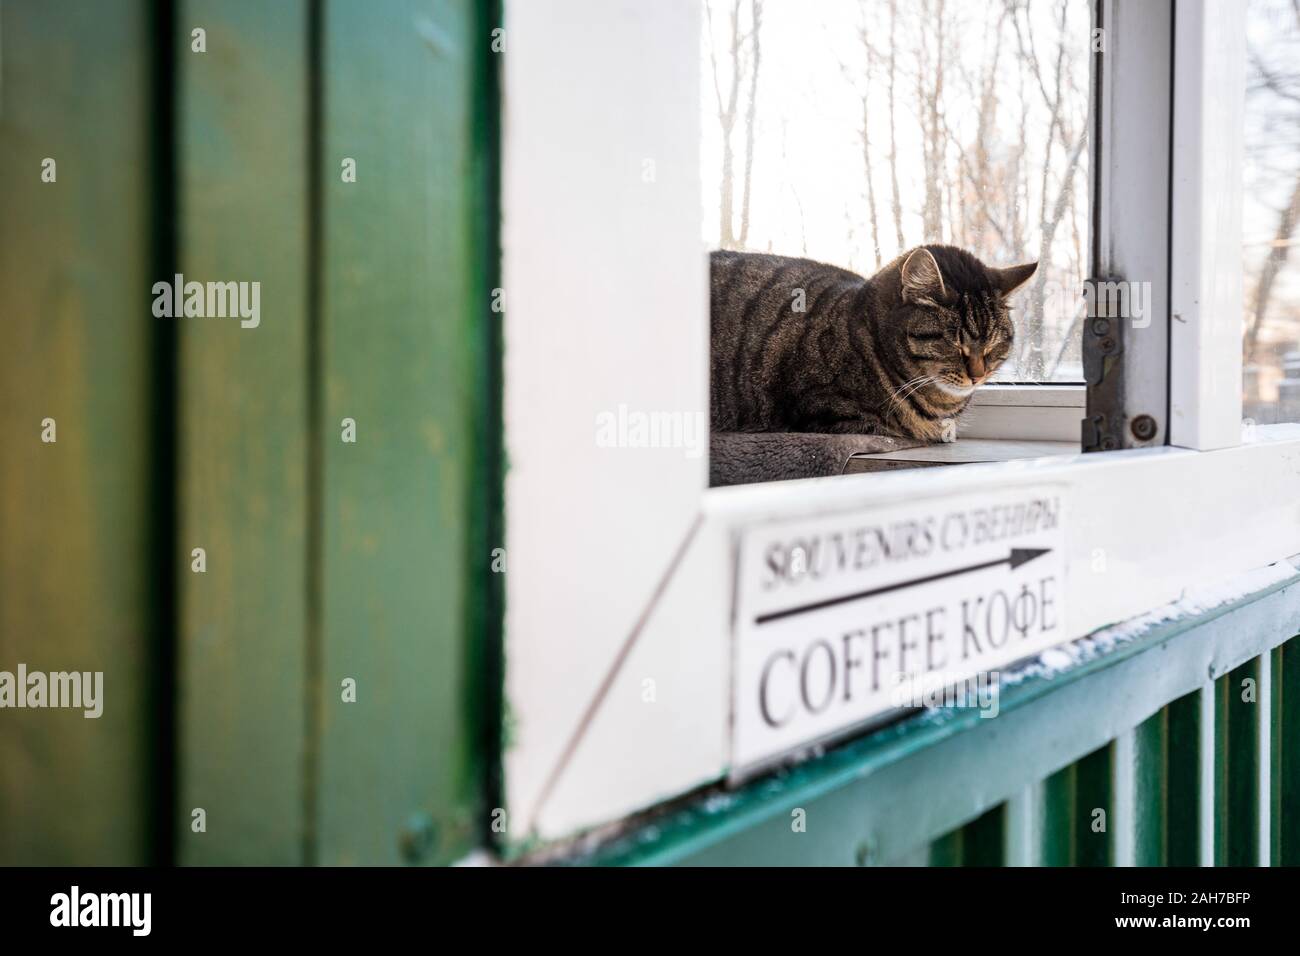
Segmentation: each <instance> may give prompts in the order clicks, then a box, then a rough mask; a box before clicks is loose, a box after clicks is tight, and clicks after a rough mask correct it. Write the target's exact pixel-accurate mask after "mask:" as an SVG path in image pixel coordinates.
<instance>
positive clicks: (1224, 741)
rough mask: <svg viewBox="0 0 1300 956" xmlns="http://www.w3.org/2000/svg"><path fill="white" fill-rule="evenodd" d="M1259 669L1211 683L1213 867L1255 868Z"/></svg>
mask: <svg viewBox="0 0 1300 956" xmlns="http://www.w3.org/2000/svg"><path fill="white" fill-rule="evenodd" d="M1258 679H1259V665H1258V661H1257V660H1251V661H1247V662H1246V663H1245V664H1242V665H1241V666H1240V667H1237V668H1235V669H1233V670H1231V671H1229V672H1228V673H1227V674H1225V675H1223V676H1222V677H1221V678H1219V679H1218V680H1217V681H1216V682H1215V728H1216V734H1215V737H1216V740H1215V761H1214V776H1215V779H1214V784H1215V787H1214V790H1215V827H1214V862H1215V865H1216V866H1256V865H1257V864H1258V862H1259V759H1258V758H1259V752H1258V751H1259V719H1260V706H1259V698H1258V691H1259V688H1258Z"/></svg>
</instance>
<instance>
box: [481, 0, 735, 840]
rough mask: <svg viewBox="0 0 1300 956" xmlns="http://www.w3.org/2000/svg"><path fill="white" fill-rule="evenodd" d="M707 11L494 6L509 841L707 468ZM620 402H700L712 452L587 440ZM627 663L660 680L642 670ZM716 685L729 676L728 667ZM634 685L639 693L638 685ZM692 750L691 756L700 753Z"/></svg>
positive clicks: (686, 2)
mask: <svg viewBox="0 0 1300 956" xmlns="http://www.w3.org/2000/svg"><path fill="white" fill-rule="evenodd" d="M700 15H701V14H700V7H699V5H698V4H697V3H695V2H694V0H667V2H663V0H661V2H654V3H647V2H644V0H522V2H508V3H507V4H506V41H505V42H506V54H505V61H504V64H505V81H504V121H503V143H502V150H503V156H502V162H503V173H502V175H503V179H502V190H503V194H502V210H503V219H504V221H503V228H502V245H503V270H502V271H503V284H504V289H505V303H506V308H505V360H504V362H505V430H506V451H507V467H508V471H507V474H506V489H505V494H506V525H507V546H506V550H507V560H508V566H509V571H508V576H507V597H506V620H505V630H506V671H507V674H506V685H507V696H508V702H509V721H510V727H511V736H512V738H513V740H512V744H511V746H510V747H509V749H508V751H507V753H506V758H505V762H506V786H507V795H508V800H509V822H510V834H511V836H512V837H519V836H522V835H524V833H525V832H526V831H527V829H528V827H529V826H530V824H531V821H532V819H533V817H534V816H535V815H536V813H537V811H538V798H539V795H540V794H541V791H542V788H543V786H544V783H545V780H546V779H547V777H548V775H549V774H550V773H551V772H552V771H553V769H554V768H555V766H556V764H557V761H558V760H559V758H560V754H561V752H562V750H563V748H564V746H565V743H566V741H567V740H568V739H569V738H570V737H571V735H572V734H573V733H574V732H575V731H576V729H577V727H578V724H579V720H580V717H581V715H582V712H583V710H584V708H585V707H586V706H587V704H588V703H589V702H590V701H591V699H592V698H593V696H594V694H595V693H596V690H597V687H598V686H599V684H600V682H601V680H602V678H603V677H604V675H605V674H606V673H607V671H608V670H609V668H610V667H611V665H612V663H613V661H614V659H615V657H616V655H617V654H618V652H619V648H620V647H621V645H622V644H623V642H624V641H625V639H626V638H627V637H628V635H629V634H630V633H631V631H632V629H633V627H634V625H635V624H636V622H637V619H638V616H639V615H640V614H641V613H642V611H643V610H644V609H645V608H646V607H647V606H648V604H649V603H650V600H651V595H652V592H653V590H654V586H655V583H656V581H657V580H658V579H659V577H660V576H661V575H662V574H663V573H664V572H665V570H666V568H667V567H668V565H669V563H670V560H671V559H672V556H673V554H674V551H675V550H676V549H677V548H678V546H679V544H680V543H681V541H682V540H683V538H684V537H685V535H686V534H687V532H688V529H689V528H690V527H691V524H692V521H693V520H694V518H695V515H696V513H697V511H698V508H699V499H700V493H701V491H702V490H703V489H704V488H705V487H706V485H707V483H708V477H707V462H708V458H707V422H708V415H707V412H708V364H707V362H708V302H707V261H706V257H705V250H704V247H703V240H702V238H701V232H700V207H701V199H700V185H699V103H700V96H699V81H700V78H699V66H698V64H699V43H700ZM620 405H625V406H627V409H628V411H630V412H637V411H640V412H678V413H683V412H685V413H691V414H693V415H694V416H695V422H696V423H697V424H702V425H703V428H704V430H705V431H704V434H703V435H702V436H697V437H700V438H701V439H702V440H703V442H704V444H703V447H702V448H697V449H696V452H697V454H696V456H695V457H688V454H687V451H686V450H684V449H680V448H677V449H645V448H642V449H635V448H601V447H597V441H596V435H597V430H596V425H597V416H598V415H599V414H600V413H602V412H609V413H617V412H618V409H619V406H620ZM486 559H487V558H486V556H485V560H486ZM632 666H633V669H640V670H643V671H645V672H646V676H647V677H653V674H652V673H651V671H652V670H653V668H650V669H647V668H648V665H644V664H641V663H639V662H638V663H635V664H633V665H632ZM717 667H718V668H720V667H721V663H720V662H718V664H717ZM714 679H716V680H717V681H721V679H722V676H721V673H720V671H719V672H718V673H716V674H715V675H714ZM623 692H624V688H623V687H622V686H621V685H620V687H619V688H616V689H615V694H616V695H618V694H622V693H623ZM627 692H628V693H636V694H637V695H638V696H637V700H638V701H639V700H640V696H639V695H640V692H641V681H640V680H638V681H636V682H635V684H634V685H633V686H632V687H631V688H630V690H628V691H627ZM663 692H664V693H667V694H670V695H671V694H672V693H681V691H680V688H679V689H678V690H677V691H673V690H672V689H671V688H669V689H664V690H663ZM710 696H712V691H711V690H710ZM626 703H627V702H625V701H622V700H621V699H616V700H615V701H614V702H613V704H612V705H611V706H613V707H614V708H615V709H617V708H618V707H619V706H624V705H626ZM647 706H649V705H647ZM661 709H662V708H661ZM720 733H721V729H720V728H718V729H717V731H716V734H718V735H720ZM673 746H674V747H675V749H677V750H678V751H680V752H679V753H678V754H677V755H676V756H677V758H678V759H680V760H682V761H683V763H684V765H688V766H690V765H697V764H699V762H700V760H704V761H705V762H713V761H714V760H715V759H716V758H717V757H718V755H719V754H720V752H721V746H722V744H721V741H720V740H716V739H712V738H710V737H709V736H708V735H702V736H700V735H692V734H689V733H688V734H684V735H682V737H681V738H680V739H679V740H676V741H675V742H674V744H673ZM693 748H694V749H698V750H699V751H700V755H701V756H700V760H694V761H693V760H692V757H691V754H692V750H693ZM654 758H655V755H654V754H640V755H633V754H626V755H624V758H623V759H624V760H625V761H626V764H624V763H622V762H620V763H609V762H607V763H605V764H604V765H602V766H601V767H600V768H599V774H598V775H595V776H591V777H588V778H585V780H583V781H582V782H581V786H580V790H581V792H580V793H579V794H577V795H576V796H575V797H574V799H582V800H586V801H592V800H595V801H597V802H599V801H600V799H601V794H600V788H602V787H606V786H617V785H618V784H619V782H620V780H623V779H631V778H629V777H628V775H629V773H632V774H633V775H635V770H636V768H635V767H632V766H630V765H631V764H633V763H635V761H636V760H638V759H645V760H648V761H650V765H649V766H648V768H647V769H646V770H645V771H644V773H643V774H642V776H646V775H648V777H649V780H651V781H652V780H654V779H659V778H663V779H668V777H669V776H670V775H668V774H664V773H662V772H660V771H659V770H656V769H655V767H654V765H653V761H654ZM566 777H568V775H566ZM568 779H569V780H571V779H572V778H571V777H569V778H568ZM641 784H644V785H646V786H649V782H647V781H639V783H638V786H640V785H641ZM565 819H566V820H571V819H572V816H571V815H570V816H567V817H565Z"/></svg>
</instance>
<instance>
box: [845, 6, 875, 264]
mask: <svg viewBox="0 0 1300 956" xmlns="http://www.w3.org/2000/svg"><path fill="white" fill-rule="evenodd" d="M869 2H870V0H858V8H859V12H860V13H861V16H862V19H861V23H860V25H859V27H858V42H859V45H860V46H861V48H862V68H861V70H860V71H859V70H858V69H857V68H856V67H851V66H849V65H848V64H847V63H845V62H844V61H843V60H841V61H840V72H841V73H843V75H844V79H845V80H846V81H847V82H848V83H849V85H850V86H852V87H853V89H854V91H855V92H856V93H857V96H858V99H859V100H860V101H861V104H862V125H861V126H859V127H858V138H859V139H860V140H861V142H862V166H863V172H864V177H865V179H866V187H867V188H866V199H867V220H868V223H869V224H870V226H871V245H872V251H873V253H874V254H875V258H876V268H880V265H881V262H882V261H883V259H882V256H881V251H880V217H879V215H878V213H877V209H876V179H875V173H874V170H873V168H872V166H873V164H872V159H871V153H872V150H871V127H872V112H871V89H872V87H873V85H874V82H873V81H874V79H875V65H876V60H877V59H878V57H879V54H878V53H877V52H876V50H875V47H874V46H872V43H871V37H870V35H869V34H868V32H867V7H868V3H869ZM859 76H861V78H862V82H861V83H859V82H858V77H859Z"/></svg>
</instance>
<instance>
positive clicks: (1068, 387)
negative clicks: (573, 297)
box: [700, 0, 1144, 484]
mask: <svg viewBox="0 0 1300 956" xmlns="http://www.w3.org/2000/svg"><path fill="white" fill-rule="evenodd" d="M703 6H704V19H705V29H704V31H703V44H702V53H701V72H702V75H703V83H702V84H701V93H702V97H703V103H702V106H701V113H702V120H701V122H702V134H703V135H702V146H703V148H702V150H701V173H700V175H701V182H702V185H703V198H704V215H703V226H704V239H705V244H706V245H707V246H708V247H709V248H710V249H731V250H739V251H752V252H766V253H775V254H778V255H786V256H794V257H802V258H811V259H814V260H816V261H819V262H824V263H827V264H830V265H834V266H839V267H841V268H846V269H849V270H850V271H853V272H857V273H859V274H861V275H863V276H864V277H870V276H871V275H873V274H875V273H876V272H878V271H879V270H880V269H881V268H883V267H885V266H887V265H888V264H889V262H890V260H892V259H894V258H895V257H896V256H899V255H901V254H903V253H905V252H906V251H907V250H909V249H912V248H914V247H916V246H918V245H921V244H923V243H946V244H951V245H956V246H959V247H961V248H963V249H966V250H968V251H970V252H972V253H973V254H974V255H976V256H977V257H978V258H979V259H980V260H981V261H983V262H985V263H987V264H989V265H993V266H1008V265H1012V264H1015V263H1022V262H1038V263H1039V267H1038V270H1037V272H1036V273H1035V274H1034V276H1033V278H1032V279H1031V280H1030V281H1029V282H1028V283H1027V284H1026V285H1025V286H1024V287H1022V288H1021V289H1020V290H1018V291H1017V293H1016V295H1015V296H1014V299H1013V302H1014V309H1013V312H1012V318H1013V322H1014V325H1015V343H1014V347H1013V348H1012V349H1011V351H1010V353H1009V355H1008V357H1007V359H1006V361H1005V362H1004V363H1003V364H1002V366H1001V367H1000V368H999V369H998V370H997V372H996V374H995V377H994V378H993V379H992V380H991V381H990V382H989V383H988V384H986V385H984V386H981V387H980V388H979V389H978V390H977V392H976V394H975V396H974V398H973V400H972V402H971V404H970V406H969V407H968V408H967V410H966V411H965V412H964V413H963V414H962V415H961V416H960V417H959V418H958V419H957V420H956V421H954V422H953V426H954V427H953V428H952V429H950V430H949V431H947V432H945V435H944V443H945V444H953V445H954V447H952V448H939V447H922V443H920V442H916V441H911V440H908V439H901V440H900V439H889V438H878V437H862V438H859V439H857V440H856V441H849V440H846V439H843V438H833V437H825V438H821V439H815V438H811V437H808V436H802V437H798V438H794V437H788V436H785V435H782V436H779V437H777V436H764V437H755V436H752V435H746V436H744V437H735V436H732V435H725V434H724V435H720V436H719V435H715V436H714V441H713V447H712V452H713V456H714V458H715V459H716V460H715V461H714V463H713V469H712V473H713V480H714V484H735V483H740V482H746V481H758V480H764V479H772V478H788V477H800V476H802V477H809V476H816V475H824V474H828V473H855V472H860V471H872V470H885V469H894V468H899V467H908V466H911V465H917V466H921V465H932V464H947V463H965V462H973V461H996V460H1008V459H1014V458H1025V457H1038V456H1044V455H1053V454H1070V453H1076V452H1078V451H1079V444H1080V421H1081V420H1082V418H1083V411H1084V405H1085V401H1084V387H1083V355H1082V342H1083V327H1084V322H1085V319H1086V318H1087V315H1088V310H1089V305H1090V301H1089V300H1087V299H1085V297H1084V295H1083V290H1084V288H1085V280H1086V279H1087V278H1088V277H1089V268H1090V262H1089V260H1090V256H1091V236H1090V233H1091V230H1092V221H1093V217H1092V215H1091V182H1092V180H1091V171H1092V169H1091V167H1092V158H1091V150H1090V145H1091V138H1092V137H1091V133H1092V127H1093V122H1092V109H1091V104H1092V101H1093V98H1092V79H1091V74H1092V66H1093V61H1094V57H1093V53H1094V51H1095V49H1096V48H1097V47H1098V45H1099V43H1100V40H1099V34H1097V33H1096V32H1095V30H1096V26H1095V22H1094V21H1095V14H1094V11H1093V10H1092V7H1091V5H1090V4H1088V3H1070V2H1062V0H1031V2H1029V3H1008V2H1005V0H992V2H988V3H976V4H942V3H936V4H929V3H924V4H922V3H914V4H906V3H895V2H889V0H862V2H859V0H848V2H835V3H825V4H816V5H813V6H811V7H809V6H806V5H794V4H786V3H772V2H766V3H764V2H762V0H757V2H755V0H744V2H734V0H709V2H706V3H704V5H703ZM1134 305H1136V306H1137V307H1138V308H1139V309H1142V308H1143V307H1144V303H1142V302H1140V301H1135V303H1134ZM1044 386H1045V387H1044ZM792 458H793V459H796V460H797V461H801V462H803V463H804V469H805V470H804V471H803V473H802V475H801V474H800V472H799V469H798V468H797V467H792V465H791V463H790V462H789V461H788V459H792Z"/></svg>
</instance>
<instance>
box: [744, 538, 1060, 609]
mask: <svg viewBox="0 0 1300 956" xmlns="http://www.w3.org/2000/svg"><path fill="white" fill-rule="evenodd" d="M1051 550H1052V549H1051V548H1012V549H1011V553H1010V554H1009V555H1007V556H1006V557H1005V558H999V559H998V560H996V561H984V562H981V563H980V564H971V565H967V566H966V567H964V568H955V569H954V570H952V571H940V572H939V573H938V574H927V575H926V576H925V577H923V578H913V579H912V580H910V581H899V582H898V583H897V584H886V585H885V586H884V587H882V588H872V589H871V590H870V591H858V592H857V593H855V594H845V595H844V596H843V597H836V598H827V599H826V600H825V601H815V602H813V603H812V604H801V605H799V606H798V607H789V608H786V609H785V610H784V611H771V612H769V613H767V614H760V615H759V616H758V617H756V618H754V623H755V624H767V623H768V622H770V621H779V620H780V619H781V618H783V617H794V616H795V615H796V614H807V613H808V612H809V611H820V610H821V609H822V608H824V607H834V606H835V605H836V604H846V603H848V602H849V601H861V600H862V599H863V598H869V597H875V596H876V595H877V594H888V593H889V592H890V591H901V590H903V588H911V587H916V586H917V585H918V584H929V583H930V582H931V581H941V580H943V579H944V578H952V577H956V576H957V575H959V574H969V573H970V572H972V571H983V570H984V569H985V568H993V567H997V566H998V565H999V564H1009V565H1011V570H1012V571H1014V570H1015V569H1016V568H1018V567H1020V566H1021V565H1022V564H1027V563H1029V562H1030V561H1032V560H1034V558H1037V557H1040V556H1042V555H1044V554H1047V553H1048V552H1049V551H1051Z"/></svg>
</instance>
